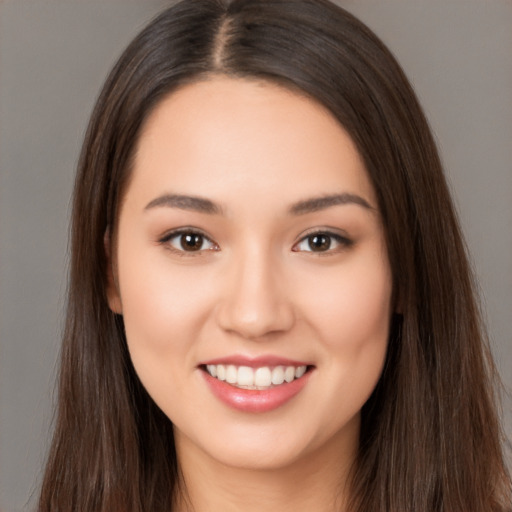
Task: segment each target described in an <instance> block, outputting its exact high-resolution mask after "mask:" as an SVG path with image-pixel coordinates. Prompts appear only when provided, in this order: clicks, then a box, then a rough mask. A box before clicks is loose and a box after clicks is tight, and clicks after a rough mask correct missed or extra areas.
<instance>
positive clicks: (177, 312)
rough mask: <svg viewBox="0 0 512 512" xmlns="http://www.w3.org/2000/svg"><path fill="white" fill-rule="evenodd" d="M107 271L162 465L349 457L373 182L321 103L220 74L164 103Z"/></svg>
mask: <svg viewBox="0 0 512 512" xmlns="http://www.w3.org/2000/svg"><path fill="white" fill-rule="evenodd" d="M113 268H114V274H115V275H114V278H113V279H111V284H110V285H109V290H108V294H109V302H110V307H111V309H112V310H113V311H115V312H118V313H120V314H122V315H123V318H124V324H125V329H126V337H127V341H128V347H129V351H130V354H131V358H132V361H133V364H134V367H135V369H136V371H137V373H138V375H139V377H140V379H141V381H142V383H143V385H144V386H145V388H146V389H147V391H148V392H149V394H150V395H151V396H152V398H153V399H154V401H155V402H156V403H157V404H158V406H159V407H160V408H161V409H162V410H163V411H164V412H165V414H166V415H167V416H168V417H169V418H170V419H171V420H172V422H173V425H174V429H175V434H176V445H177V449H178V453H179V454H181V453H184V454H186V453H187V452H192V451H195V453H197V454H202V455H201V456H205V457H208V458H209V459H211V460H214V461H219V462H221V463H223V464H225V465H226V464H227V465H229V466H236V467H246V468H247V467H249V468H277V467H281V466H284V465H288V464H291V463H293V462H296V461H303V460H305V458H307V457H313V456H315V455H318V454H321V453H324V454H328V453H335V454H339V453H342V452H345V453H349V452H352V453H353V451H354V450H355V448H356V446H357V440H358V432H359V418H360V410H361V407H362V406H363V404H364V403H365V401H366V400H367V399H368V397H369V396H370V394H371V392H372V391H373V389H374V387H375V385H376V383H377V381H378V379H379V376H380V374H381V370H382V367H383V362H384V359H385V353H386V348H387V339H388V331H389V321H390V315H391V309H390V300H391V291H392V290H391V276H390V268H389V262H388V259H387V253H386V247H385V242H384V236H383V228H382V225H381V218H380V215H379V212H378V209H377V202H376V198H375V193H374V190H373V189H372V185H371V183H370V181H369V179H368V176H367V173H366V171H365V168H364V166H363V163H362V161H361V159H360V157H359V155H358V152H357V151H356V149H355V146H354V144H353V143H352V141H351V139H350V138H349V136H348V135H347V133H346V132H345V130H344V129H343V128H342V127H341V126H340V125H339V124H338V122H337V121H336V120H335V119H334V117H333V116H332V115H331V114H330V113H329V112H327V111H326V110H325V109H324V108H323V107H322V106H320V105H319V104H317V103H315V102H314V101H312V100H310V99H307V98H305V97H302V96H300V95H298V94H297V93H294V92H290V91H288V90H286V89H283V88H280V87H278V86H276V85H272V84H269V83H263V82H256V81H248V80H241V79H229V78H220V77H219V78H213V79H211V80H209V81H203V82H200V83H196V84H193V85H188V86H186V87H185V88H183V89H181V90H179V91H177V92H175V93H173V94H172V95H170V96H169V97H167V98H166V99H165V100H164V101H163V102H162V103H161V104H160V105H159V106H158V107H157V108H156V110H155V111H154V112H153V113H152V114H151V116H150V118H149V120H148V122H147V123H146V125H145V127H144V130H143V132H142V134H141V137H140V140H139V144H138V147H137V152H136V157H135V162H134V168H133V174H132V176H131V180H130V183H129V185H128V187H127V190H126V193H125V196H124V198H123V203H122V207H121V210H120V218H119V225H118V232H117V233H116V244H115V247H114V248H113ZM113 283H116V284H113Z"/></svg>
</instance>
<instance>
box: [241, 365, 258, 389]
mask: <svg viewBox="0 0 512 512" xmlns="http://www.w3.org/2000/svg"><path fill="white" fill-rule="evenodd" d="M237 384H238V385H239V386H254V370H253V369H252V368H249V367H248V366H240V368H238V379H237Z"/></svg>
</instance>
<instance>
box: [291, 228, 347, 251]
mask: <svg viewBox="0 0 512 512" xmlns="http://www.w3.org/2000/svg"><path fill="white" fill-rule="evenodd" d="M353 243H354V242H353V241H352V240H350V239H348V238H346V237H344V236H341V235H340V234H338V233H330V232H328V231H318V232H316V233H311V234H310V235H307V236H305V237H304V238H303V239H302V240H300V241H299V242H298V243H297V244H296V245H295V246H294V247H293V249H292V250H293V251H295V252H316V253H322V252H326V253H335V252H339V251H341V250H343V249H344V248H348V247H350V246H351V245H353Z"/></svg>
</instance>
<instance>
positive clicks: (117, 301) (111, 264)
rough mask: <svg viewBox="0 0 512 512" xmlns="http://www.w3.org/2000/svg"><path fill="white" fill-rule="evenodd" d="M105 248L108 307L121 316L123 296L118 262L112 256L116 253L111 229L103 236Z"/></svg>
mask: <svg viewBox="0 0 512 512" xmlns="http://www.w3.org/2000/svg"><path fill="white" fill-rule="evenodd" d="M103 246H104V248H105V256H106V260H107V275H106V276H105V286H106V292H107V301H108V306H109V308H110V309H111V310H112V312H113V313H117V314H118V315H121V314H122V313H123V305H122V303H121V294H120V292H119V284H118V282H119V281H118V279H117V262H116V260H115V256H112V254H113V253H115V250H114V247H113V243H112V238H111V236H110V230H109V229H107V230H106V231H105V235H104V236H103Z"/></svg>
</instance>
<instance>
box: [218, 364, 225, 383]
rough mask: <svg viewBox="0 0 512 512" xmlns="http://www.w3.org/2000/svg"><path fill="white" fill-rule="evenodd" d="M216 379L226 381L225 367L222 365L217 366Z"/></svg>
mask: <svg viewBox="0 0 512 512" xmlns="http://www.w3.org/2000/svg"><path fill="white" fill-rule="evenodd" d="M217 379H219V380H226V367H225V366H224V365H223V364H218V365H217Z"/></svg>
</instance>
